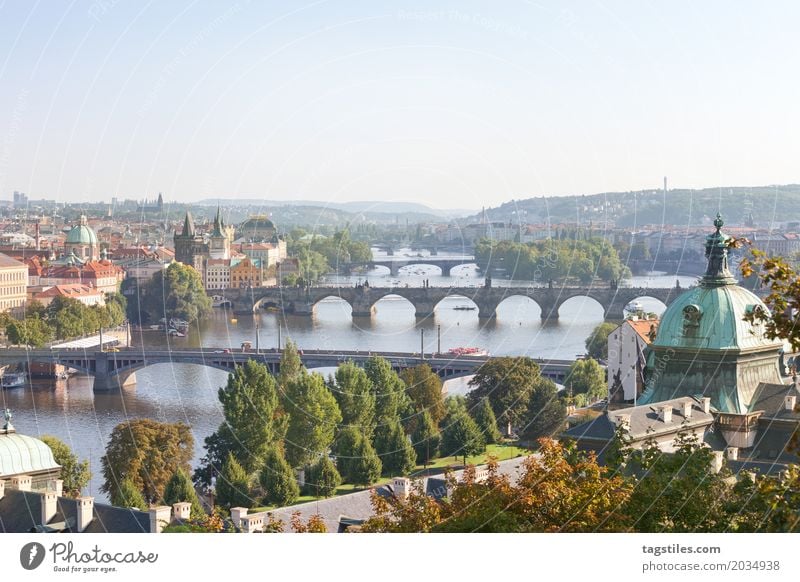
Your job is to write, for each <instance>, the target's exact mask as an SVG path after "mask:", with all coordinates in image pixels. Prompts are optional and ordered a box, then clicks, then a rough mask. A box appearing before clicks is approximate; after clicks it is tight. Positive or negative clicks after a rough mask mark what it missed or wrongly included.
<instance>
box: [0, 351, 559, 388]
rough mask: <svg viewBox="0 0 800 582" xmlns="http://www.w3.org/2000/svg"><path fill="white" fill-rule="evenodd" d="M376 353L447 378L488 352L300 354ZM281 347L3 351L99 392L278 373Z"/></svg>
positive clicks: (554, 366)
mask: <svg viewBox="0 0 800 582" xmlns="http://www.w3.org/2000/svg"><path fill="white" fill-rule="evenodd" d="M373 356H380V357H383V358H386V359H387V360H388V361H389V362H390V363H391V365H392V368H393V369H394V370H396V371H398V372H399V371H402V370H404V369H406V368H413V367H415V366H418V365H420V364H421V363H425V364H428V365H430V367H431V368H432V369H433V371H434V372H436V373H437V374H438V375H439V377H441V378H442V379H443V380H448V379H451V378H459V377H463V376H470V375H472V374H474V373H475V371H476V370H477V369H478V368H480V367H481V366H482V365H483V364H485V363H486V362H487V360H488V359H489V358H488V357H476V356H452V355H449V354H433V353H426V354H423V356H422V357H420V354H419V353H407V352H359V351H345V350H343V351H331V350H303V351H302V353H301V355H300V359H301V360H302V361H303V364H304V365H305V367H306V368H308V369H313V368H328V367H336V366H338V365H339V364H342V363H344V362H348V361H350V362H353V363H355V364H357V365H359V366H363V365H364V364H365V363H366V362H367V360H369V359H370V358H371V357H373ZM280 359H281V352H280V351H279V350H276V349H270V350H259V351H253V350H249V351H246V352H245V351H232V350H223V349H213V348H202V349H201V348H185V349H169V350H167V349H163V348H149V347H147V348H141V347H131V348H120V349H119V351H117V352H101V351H88V350H84V349H80V348H68V349H63V348H62V349H32V350H25V349H7V350H2V351H0V366H5V365H8V364H12V363H21V362H27V363H41V364H60V365H63V366H66V367H68V368H72V369H74V370H77V371H78V372H81V373H84V374H87V375H89V376H94V390H95V392H107V391H111V390H117V389H119V388H120V387H122V386H128V385H132V384H135V383H136V375H135V374H136V370H140V369H142V368H145V367H147V366H151V365H153V364H198V365H201V366H208V367H211V368H217V369H219V370H224V371H226V372H231V371H233V370H234V368H235V367H236V366H240V365H242V364H244V363H245V362H247V361H248V360H255V361H258V362H262V363H264V364H266V366H267V367H268V368H269V370H270V372H272V373H273V374H277V373H278V372H279V368H280ZM536 361H537V362H538V363H539V365H540V366H541V369H542V375H544V376H546V377H548V378H550V379H551V380H553V381H555V382H558V383H562V384H563V382H564V378H565V377H566V374H567V371H568V369H569V366H570V365H571V364H572V362H571V361H568V360H547V361H545V360H536Z"/></svg>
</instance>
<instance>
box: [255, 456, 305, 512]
mask: <svg viewBox="0 0 800 582" xmlns="http://www.w3.org/2000/svg"><path fill="white" fill-rule="evenodd" d="M258 481H259V483H260V484H261V487H263V488H264V503H266V504H267V505H277V506H284V505H291V504H292V503H294V502H295V501H297V498H298V497H299V496H300V486H299V485H298V484H297V479H296V478H295V475H294V471H292V467H291V466H290V465H289V463H288V462H286V459H285V458H284V457H283V454H282V453H281V452H280V450H279V449H278V448H277V447H271V448H270V449H269V450H268V451H267V454H266V456H265V458H264V466H263V467H262V468H261V472H260V473H259V474H258Z"/></svg>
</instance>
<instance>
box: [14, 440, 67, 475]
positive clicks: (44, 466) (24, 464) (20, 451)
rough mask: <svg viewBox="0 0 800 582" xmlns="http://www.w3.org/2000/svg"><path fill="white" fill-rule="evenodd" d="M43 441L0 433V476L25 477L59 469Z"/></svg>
mask: <svg viewBox="0 0 800 582" xmlns="http://www.w3.org/2000/svg"><path fill="white" fill-rule="evenodd" d="M59 468H61V465H59V464H58V463H56V460H55V459H54V458H53V451H52V450H50V447H48V446H47V445H46V444H45V443H44V441H40V440H39V439H36V438H33V437H30V436H27V435H24V434H19V433H16V432H11V433H3V432H0V475H2V476H7V475H25V474H29V473H39V472H41V471H48V470H52V469H59Z"/></svg>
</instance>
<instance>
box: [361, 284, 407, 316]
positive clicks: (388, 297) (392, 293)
mask: <svg viewBox="0 0 800 582" xmlns="http://www.w3.org/2000/svg"><path fill="white" fill-rule="evenodd" d="M386 291H387V292H386V293H382V294H381V295H380V296H379V297H377V298H374V297H373V296H370V301H371V303H370V306H369V312H370V313H371V314H377V313H378V312H379V311H380V307H379V304H380V303H381V302H383V303H384V305H386V301H397V300H402V302H403V303H404V308H406V307H407V308H408V310H409V311H410V315H411V316H412V317H413V315H414V312H415V310H416V305H415V304H414V302H413V301H412V300H411V299H409V298H408V297H406V296H405V295H404V294H403V292H402V291H400V290H397V289H387V290H386ZM398 303H399V302H398Z"/></svg>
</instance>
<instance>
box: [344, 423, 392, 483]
mask: <svg viewBox="0 0 800 582" xmlns="http://www.w3.org/2000/svg"><path fill="white" fill-rule="evenodd" d="M336 467H337V468H338V469H339V473H341V475H342V478H343V479H344V480H345V481H346V482H348V483H352V484H354V485H361V486H364V487H367V486H369V485H372V484H373V483H374V482H375V481H377V480H378V478H379V477H380V476H381V469H382V466H381V460H380V458H379V457H378V455H377V453H376V452H375V449H374V448H373V447H372V443H370V442H369V440H368V439H366V438H364V435H362V434H361V433H360V432H358V429H356V428H355V427H352V426H348V427H344V428H342V430H341V431H339V435H338V437H337V439H336Z"/></svg>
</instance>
